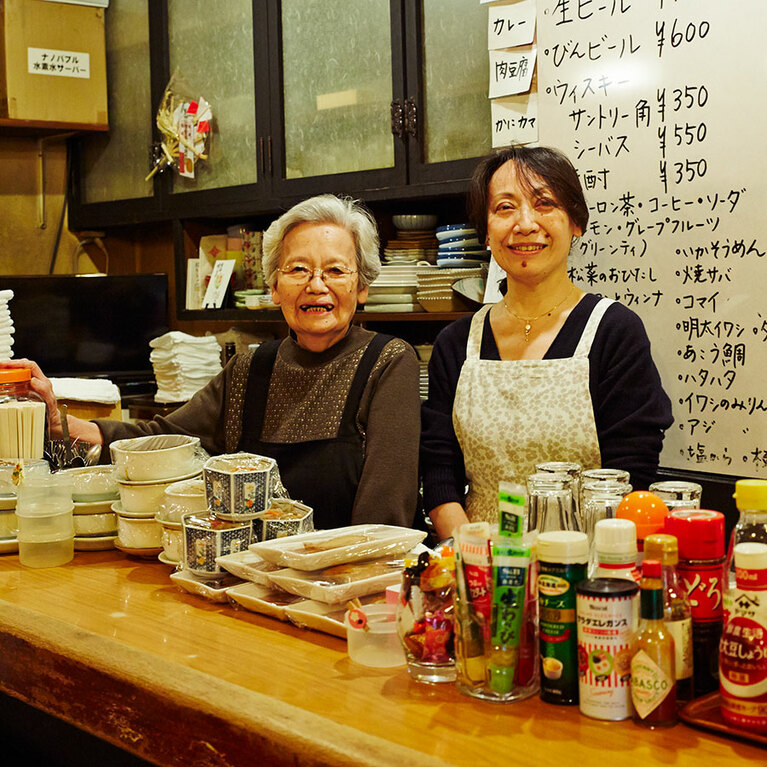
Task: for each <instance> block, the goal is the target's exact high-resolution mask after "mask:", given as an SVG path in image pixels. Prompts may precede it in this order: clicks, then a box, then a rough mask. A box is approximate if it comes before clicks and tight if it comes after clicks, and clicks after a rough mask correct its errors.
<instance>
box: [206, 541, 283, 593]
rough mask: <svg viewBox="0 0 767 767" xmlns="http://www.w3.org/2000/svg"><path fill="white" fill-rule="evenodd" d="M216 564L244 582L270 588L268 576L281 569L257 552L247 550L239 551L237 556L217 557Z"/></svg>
mask: <svg viewBox="0 0 767 767" xmlns="http://www.w3.org/2000/svg"><path fill="white" fill-rule="evenodd" d="M216 564H217V565H218V566H219V567H223V568H224V570H227V571H229V572H230V573H232V575H236V576H237V577H238V578H242V579H243V580H244V581H250V582H251V583H256V584H258V585H259V586H269V585H270V581H269V577H268V574H269V573H270V572H272V573H273V572H275V571H277V570H279V569H280V566H279V565H274V564H272V563H271V562H267V561H266V560H265V559H262V558H261V557H260V556H259V555H258V554H256V553H255V552H253V551H247V550H246V551H238V552H236V553H235V554H226V555H225V556H223V557H216Z"/></svg>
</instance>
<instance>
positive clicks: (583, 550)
mask: <svg viewBox="0 0 767 767" xmlns="http://www.w3.org/2000/svg"><path fill="white" fill-rule="evenodd" d="M537 548H538V565H539V571H538V606H539V634H538V641H539V649H540V656H541V700H544V701H546V702H547V703H557V704H561V705H572V704H576V703H578V628H577V623H576V620H575V603H576V596H575V587H576V585H577V584H578V583H580V582H581V581H582V580H584V579H585V578H586V575H587V572H586V570H587V567H588V560H589V542H588V538H587V537H586V534H585V533H579V532H574V531H570V530H562V531H556V532H551V533H541V534H540V535H539V536H538V542H537Z"/></svg>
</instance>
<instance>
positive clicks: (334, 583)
mask: <svg viewBox="0 0 767 767" xmlns="http://www.w3.org/2000/svg"><path fill="white" fill-rule="evenodd" d="M403 568H404V561H403V560H402V559H388V558H385V559H376V560H373V561H370V562H353V563H347V564H343V565H334V566H333V567H328V568H325V569H324V570H319V571H314V572H305V571H301V570H293V569H291V568H287V569H285V570H277V571H276V572H273V573H269V580H270V581H271V582H272V583H273V584H274V585H275V586H278V587H279V588H281V589H284V590H285V591H289V592H290V593H291V594H297V595H298V596H301V597H305V598H306V599H314V600H316V601H318V602H324V603H326V604H341V603H344V602H348V601H349V600H350V599H354V598H355V597H363V596H367V595H368V594H380V593H381V592H383V591H385V590H386V587H387V586H392V585H393V584H395V583H399V582H400V580H401V579H402V570H403Z"/></svg>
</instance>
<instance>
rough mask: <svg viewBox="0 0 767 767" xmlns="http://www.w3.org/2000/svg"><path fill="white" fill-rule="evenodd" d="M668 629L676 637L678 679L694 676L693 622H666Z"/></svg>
mask: <svg viewBox="0 0 767 767" xmlns="http://www.w3.org/2000/svg"><path fill="white" fill-rule="evenodd" d="M666 628H667V629H668V630H669V632H670V633H671V636H672V637H674V670H675V672H676V678H677V679H689V678H690V677H691V676H692V620H691V619H690V618H685V619H684V620H681V621H666Z"/></svg>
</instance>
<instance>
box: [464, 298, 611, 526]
mask: <svg viewBox="0 0 767 767" xmlns="http://www.w3.org/2000/svg"><path fill="white" fill-rule="evenodd" d="M611 303H613V302H612V300H611V299H608V298H603V299H601V300H600V301H599V302H598V303H597V304H596V306H595V307H594V309H593V310H592V313H591V316H590V317H589V319H588V321H587V323H586V326H585V328H584V329H583V333H582V334H581V338H580V340H579V342H578V346H577V348H576V350H575V353H574V354H573V356H572V357H569V358H566V359H550V360H508V361H507V360H483V359H480V356H479V354H480V348H481V346H482V331H483V328H484V322H485V315H486V314H487V312H488V311H490V308H491V307H490V306H489V305H488V306H485V307H483V308H482V309H480V310H479V311H478V312H477V313H476V314H475V315H474V317H473V319H472V322H471V329H470V331H469V339H468V342H467V344H466V362H465V363H464V365H463V367H462V368H461V374H460V377H459V379H458V386H457V388H456V392H455V401H454V404H453V428H454V429H455V434H456V436H457V438H458V442H459V444H460V446H461V450H462V451H463V459H464V464H465V467H466V477H467V479H468V481H469V493H468V495H467V497H466V514H467V515H468V517H469V519H470V520H471V521H472V522H478V521H487V522H490V523H491V524H496V523H497V521H498V483H499V482H500V481H501V480H514V481H517V482H520V483H522V484H524V483H525V481H526V479H527V477H528V475H529V474H532V473H533V472H534V471H535V464H536V463H540V462H542V461H575V462H576V463H579V464H580V465H581V466H582V467H583V468H584V469H590V468H597V467H599V466H600V464H601V456H600V452H599V441H598V439H597V427H596V423H595V421H594V409H593V407H592V404H591V394H590V392H589V360H588V355H589V351H590V349H591V344H592V342H593V340H594V335H595V333H596V330H597V327H598V326H599V323H600V321H601V319H602V317H603V315H604V313H605V311H606V310H607V308H608V307H609V306H610V304H611Z"/></svg>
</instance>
